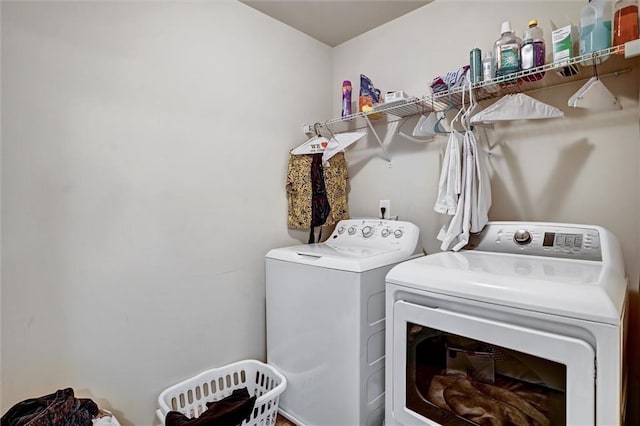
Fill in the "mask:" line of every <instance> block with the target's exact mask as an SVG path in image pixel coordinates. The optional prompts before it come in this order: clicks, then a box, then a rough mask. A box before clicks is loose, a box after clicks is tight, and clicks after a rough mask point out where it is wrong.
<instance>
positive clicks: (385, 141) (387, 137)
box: [364, 115, 393, 167]
mask: <svg viewBox="0 0 640 426" xmlns="http://www.w3.org/2000/svg"><path fill="white" fill-rule="evenodd" d="M364 119H365V120H366V121H367V125H368V126H369V128H370V129H371V132H372V133H373V136H375V138H376V140H377V141H378V143H379V144H380V148H381V149H382V153H383V154H384V158H386V159H387V161H388V162H389V167H391V158H389V154H387V150H386V149H385V147H384V146H385V143H387V142H388V141H389V140H390V139H391V138H392V137H393V132H387V135H386V136H385V138H384V141H382V140H380V137H379V136H378V132H376V129H375V128H374V127H373V124H371V120H369V117H367V116H366V115H365V116H364Z"/></svg>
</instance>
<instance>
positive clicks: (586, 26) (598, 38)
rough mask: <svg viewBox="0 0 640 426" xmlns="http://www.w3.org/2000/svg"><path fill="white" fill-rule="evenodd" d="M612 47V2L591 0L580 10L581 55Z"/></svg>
mask: <svg viewBox="0 0 640 426" xmlns="http://www.w3.org/2000/svg"><path fill="white" fill-rule="evenodd" d="M609 47H611V3H610V2H609V1H607V0H589V3H588V4H586V5H585V6H584V7H583V8H582V10H581V11H580V55H581V56H582V55H586V54H589V53H592V52H596V51H598V50H602V49H608V48H609Z"/></svg>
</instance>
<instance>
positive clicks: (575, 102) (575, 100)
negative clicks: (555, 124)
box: [568, 62, 622, 111]
mask: <svg viewBox="0 0 640 426" xmlns="http://www.w3.org/2000/svg"><path fill="white" fill-rule="evenodd" d="M593 73H594V76H593V77H591V78H590V79H589V80H588V81H587V82H586V83H585V84H584V85H583V86H582V87H580V89H578V91H577V92H576V93H574V94H573V95H572V96H571V97H570V98H569V102H568V105H569V106H570V107H574V108H586V109H590V110H593V111H608V110H621V109H622V105H621V104H620V102H619V101H618V98H616V97H615V96H613V93H611V92H610V91H609V89H607V87H606V86H605V85H604V84H603V83H602V81H601V80H600V78H599V77H598V67H597V65H596V64H595V62H594V64H593Z"/></svg>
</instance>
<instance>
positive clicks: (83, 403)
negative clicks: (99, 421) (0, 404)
mask: <svg viewBox="0 0 640 426" xmlns="http://www.w3.org/2000/svg"><path fill="white" fill-rule="evenodd" d="M99 411H100V410H99V409H98V406H97V405H96V403H95V402H93V401H92V400H90V399H83V398H80V399H78V398H74V396H73V389H71V388H67V389H61V390H58V391H56V392H55V393H52V394H49V395H45V396H41V397H39V398H31V399H26V400H24V401H22V402H19V403H17V404H16V405H14V406H13V407H11V408H10V409H9V411H7V412H6V413H5V414H4V416H2V419H0V426H91V425H93V422H92V420H91V419H93V418H94V417H95V416H96V415H97V414H98V412H99Z"/></svg>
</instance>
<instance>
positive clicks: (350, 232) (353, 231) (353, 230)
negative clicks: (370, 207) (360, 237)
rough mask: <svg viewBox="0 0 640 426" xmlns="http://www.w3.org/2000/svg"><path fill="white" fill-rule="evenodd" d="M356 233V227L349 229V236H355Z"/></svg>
mask: <svg viewBox="0 0 640 426" xmlns="http://www.w3.org/2000/svg"><path fill="white" fill-rule="evenodd" d="M355 233H356V227H355V226H352V227H351V228H349V235H353V234H355Z"/></svg>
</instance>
